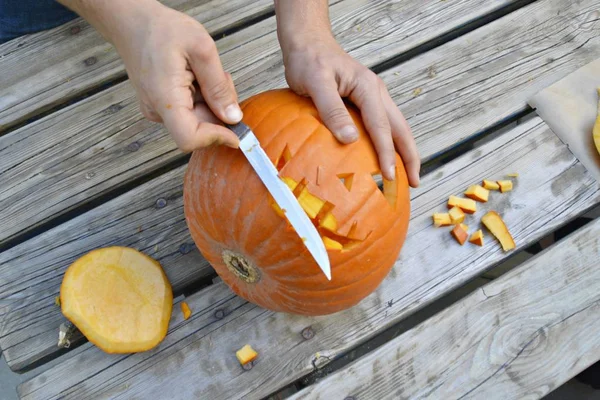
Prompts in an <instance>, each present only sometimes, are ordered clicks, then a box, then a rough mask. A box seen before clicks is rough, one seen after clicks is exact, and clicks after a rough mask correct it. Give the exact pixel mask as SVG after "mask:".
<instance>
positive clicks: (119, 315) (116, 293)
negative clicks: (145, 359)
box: [60, 247, 173, 353]
mask: <svg viewBox="0 0 600 400" xmlns="http://www.w3.org/2000/svg"><path fill="white" fill-rule="evenodd" d="M60 304H61V310H62V313H63V315H64V316H65V317H66V318H67V319H68V320H69V321H71V322H72V323H73V324H74V325H75V327H77V329H79V331H81V333H82V334H83V335H84V336H85V337H86V338H87V339H88V340H89V341H90V342H92V343H93V344H95V345H96V346H98V347H99V348H100V349H102V350H104V351H105V352H107V353H134V352H140V351H146V350H150V349H151V348H153V347H155V346H156V345H157V344H159V343H160V342H161V341H162V340H163V339H164V337H165V335H166V334H167V329H168V325H169V320H170V318H171V311H172V307H173V292H172V290H171V285H170V283H169V281H168V279H167V277H166V275H165V273H164V271H163V269H162V267H161V266H160V264H159V263H158V262H157V261H155V260H153V259H152V258H150V257H148V256H146V255H145V254H142V253H140V252H139V251H137V250H135V249H131V248H127V247H108V248H102V249H97V250H93V251H91V252H89V253H87V254H86V255H84V256H82V257H81V258H79V259H77V260H76V261H75V262H74V263H73V264H72V265H71V266H69V268H68V269H67V271H66V273H65V276H64V278H63V281H62V285H61V288H60Z"/></svg>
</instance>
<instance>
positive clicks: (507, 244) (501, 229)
mask: <svg viewBox="0 0 600 400" xmlns="http://www.w3.org/2000/svg"><path fill="white" fill-rule="evenodd" d="M481 222H482V223H483V225H485V227H486V228H487V229H488V230H489V231H490V232H491V233H492V235H494V236H495V237H496V239H498V241H499V242H500V244H501V245H502V249H504V251H509V250H512V249H514V248H515V247H516V244H515V241H514V239H513V237H512V235H511V234H510V232H509V231H508V228H507V227H506V224H505V223H504V221H503V220H502V217H500V215H499V214H498V213H497V212H495V211H490V212H488V213H487V214H485V215H484V216H483V218H482V219H481Z"/></svg>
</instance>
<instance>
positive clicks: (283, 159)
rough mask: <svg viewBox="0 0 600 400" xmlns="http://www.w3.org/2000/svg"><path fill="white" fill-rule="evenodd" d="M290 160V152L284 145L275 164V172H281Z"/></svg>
mask: <svg viewBox="0 0 600 400" xmlns="http://www.w3.org/2000/svg"><path fill="white" fill-rule="evenodd" d="M291 159H292V153H291V152H290V148H289V147H288V146H287V144H286V145H285V147H284V148H283V151H282V152H281V155H280V156H279V158H278V159H277V162H276V163H275V166H276V167H277V171H281V170H282V169H283V167H285V164H287V163H288V162H289V161H290V160H291Z"/></svg>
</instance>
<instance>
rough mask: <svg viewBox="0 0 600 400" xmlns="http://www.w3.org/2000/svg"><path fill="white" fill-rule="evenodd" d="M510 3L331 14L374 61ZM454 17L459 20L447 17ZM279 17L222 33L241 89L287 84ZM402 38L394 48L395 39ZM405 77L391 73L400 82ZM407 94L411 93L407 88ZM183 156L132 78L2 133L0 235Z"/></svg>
mask: <svg viewBox="0 0 600 400" xmlns="http://www.w3.org/2000/svg"><path fill="white" fill-rule="evenodd" d="M508 3H509V1H508V0H494V1H489V0H461V1H456V2H453V5H452V6H448V5H447V4H446V3H443V2H439V3H438V2H436V3H432V4H429V5H426V4H424V3H423V2H421V1H419V0H411V1H405V2H402V3H388V2H366V1H365V0H344V1H342V2H340V3H337V4H335V5H333V6H332V7H331V15H332V20H333V24H334V29H335V32H337V35H338V39H339V41H340V42H341V43H342V44H343V45H345V46H347V47H349V48H350V49H352V53H353V54H354V53H356V55H357V56H358V57H359V59H360V60H361V61H363V62H365V63H366V64H367V65H374V64H376V63H377V62H380V61H382V60H385V59H387V58H389V57H390V56H391V55H393V54H395V53H394V51H396V52H402V51H406V50H409V49H411V48H414V47H415V46H417V45H419V44H421V43H423V42H425V41H427V40H431V39H433V38H434V37H436V36H437V35H440V34H443V33H445V32H448V31H449V30H451V29H452V28H454V27H456V26H460V25H461V24H464V23H466V22H468V21H470V20H472V19H476V18H478V17H481V16H482V15H485V14H486V13H488V12H490V11H492V10H495V9H497V8H499V7H501V6H503V5H506V4H508ZM419 15H427V17H423V18H421V17H419ZM417 18H421V19H422V21H421V22H420V24H416V23H413V21H414V20H415V19H417ZM448 20H450V21H452V23H450V24H448V23H445V22H444V23H441V21H448ZM377 21H379V22H377ZM376 22H377V23H376ZM275 25H276V24H275V19H274V18H271V19H269V20H266V21H263V22H261V23H259V24H256V25H254V26H252V27H251V28H248V29H246V30H244V31H242V32H239V33H237V34H234V35H231V36H227V37H225V38H224V39H222V40H219V41H218V46H219V49H220V51H221V53H222V61H223V64H224V66H225V68H226V69H227V70H229V71H231V72H232V74H233V76H234V78H235V80H236V83H237V85H238V89H239V91H240V96H241V98H246V97H248V96H250V95H252V94H255V93H257V92H259V91H261V90H264V89H265V88H266V87H267V86H268V85H269V84H266V82H277V85H278V86H281V85H283V82H284V71H283V64H282V60H281V54H280V51H279V47H278V42H277V37H276V36H277V35H276V32H275ZM356 26H362V28H361V30H360V31H357V30H356V28H355V27H356ZM382 27H383V28H382ZM384 28H385V29H384ZM400 40H402V41H401V42H399V41H400ZM398 42H399V43H401V44H398V45H396V47H395V48H394V47H393V46H392V43H398ZM376 46H380V47H379V49H380V50H379V51H375V47H376ZM400 78H401V77H399V76H396V75H393V74H392V75H388V77H387V82H388V83H389V84H390V85H391V86H394V85H398V84H399V81H400ZM416 79H417V81H422V79H423V77H422V76H419V77H417V78H416ZM280 84H281V85H280ZM410 92H411V91H409V93H410ZM398 99H399V100H400V101H403V100H402V99H403V97H402V96H398ZM440 127H442V125H440ZM50 132H51V134H50ZM132 143H133V144H132ZM129 146H133V147H129ZM128 149H135V151H130V150H128ZM441 150H442V149H441V148H437V149H436V151H441ZM426 155H427V154H426ZM178 157H181V154H180V152H179V151H178V150H177V149H176V148H175V144H174V143H173V141H172V140H171V139H170V137H169V136H168V134H167V133H166V131H165V130H164V129H163V128H162V126H161V125H158V124H152V123H150V122H147V121H146V120H144V119H143V117H142V116H141V114H140V113H139V112H138V110H137V106H136V103H135V95H134V92H133V90H132V89H131V88H130V86H129V83H128V82H125V83H122V84H120V85H117V86H115V87H114V88H111V89H108V90H106V91H104V92H102V93H100V94H98V95H96V96H93V97H91V98H90V99H87V100H85V101H82V102H80V103H78V104H76V105H74V106H71V107H69V108H66V109H63V110H61V111H60V112H57V113H55V114H53V115H51V116H50V117H48V118H45V119H43V120H40V121H38V122H36V123H33V124H31V125H29V126H26V127H24V128H22V129H20V130H17V131H15V132H12V133H10V134H8V135H5V136H4V137H0V180H1V181H2V182H5V185H6V186H5V188H6V189H5V190H3V191H2V192H1V193H0V210H6V211H5V213H6V216H5V217H4V218H6V224H5V226H6V228H5V229H3V230H2V231H0V244H1V243H2V242H3V241H6V240H8V239H10V238H12V237H14V236H15V235H16V234H18V233H22V232H24V231H27V230H30V229H32V228H34V227H36V226H38V225H39V224H40V223H42V222H45V221H47V220H48V219H50V218H53V217H56V216H57V215H60V214H62V213H64V212H65V211H67V210H69V209H72V208H73V207H76V206H77V205H80V204H82V203H84V202H86V201H90V200H91V199H93V198H95V197H96V196H99V195H101V194H103V193H105V192H107V191H110V190H112V189H113V188H114V187H115V186H118V185H121V184H124V183H127V182H130V181H132V180H133V179H135V178H138V177H140V176H142V175H145V174H146V173H148V172H149V171H152V170H155V169H157V168H159V167H160V166H162V165H164V164H165V163H167V162H169V161H172V160H174V159H176V158H178ZM48 198H52V200H51V201H50V202H48V200H47V199H48ZM40 204H43V205H44V206H43V207H41V206H40Z"/></svg>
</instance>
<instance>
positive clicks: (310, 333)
mask: <svg viewBox="0 0 600 400" xmlns="http://www.w3.org/2000/svg"><path fill="white" fill-rule="evenodd" d="M314 336H315V331H314V330H313V328H312V327H311V326H307V327H306V328H304V329H302V337H303V338H304V339H306V340H309V339H312V338H313V337H314Z"/></svg>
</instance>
